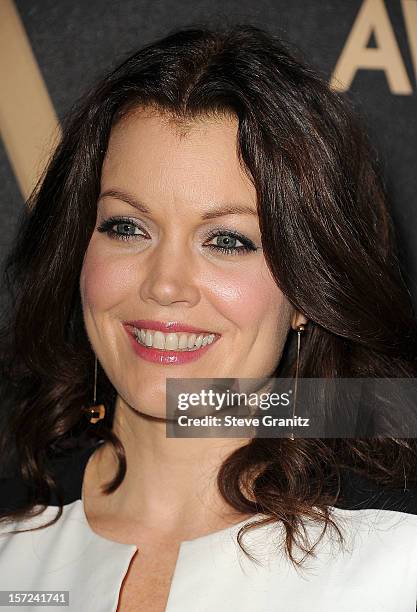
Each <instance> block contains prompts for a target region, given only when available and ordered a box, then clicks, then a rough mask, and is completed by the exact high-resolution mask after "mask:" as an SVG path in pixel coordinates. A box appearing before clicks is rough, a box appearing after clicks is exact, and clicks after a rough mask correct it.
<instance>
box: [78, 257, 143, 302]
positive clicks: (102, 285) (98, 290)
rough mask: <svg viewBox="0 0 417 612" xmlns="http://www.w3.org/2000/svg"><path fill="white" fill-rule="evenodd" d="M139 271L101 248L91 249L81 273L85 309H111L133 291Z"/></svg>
mask: <svg viewBox="0 0 417 612" xmlns="http://www.w3.org/2000/svg"><path fill="white" fill-rule="evenodd" d="M136 274H137V270H136V267H135V266H134V265H132V263H131V262H129V261H127V260H126V259H125V260H122V259H121V258H118V257H115V256H114V255H113V256H111V257H109V256H106V253H105V252H104V253H102V252H100V250H99V249H95V248H89V249H88V251H87V253H86V256H85V259H84V264H83V268H82V271H81V276H80V291H81V297H82V302H83V305H84V307H85V308H89V309H90V310H94V311H96V312H97V313H98V312H100V311H102V312H105V311H108V310H110V309H111V308H114V307H115V306H117V304H118V303H120V302H121V301H123V300H124V298H125V297H126V296H127V295H128V294H129V293H130V292H131V287H132V286H134V284H135V280H136Z"/></svg>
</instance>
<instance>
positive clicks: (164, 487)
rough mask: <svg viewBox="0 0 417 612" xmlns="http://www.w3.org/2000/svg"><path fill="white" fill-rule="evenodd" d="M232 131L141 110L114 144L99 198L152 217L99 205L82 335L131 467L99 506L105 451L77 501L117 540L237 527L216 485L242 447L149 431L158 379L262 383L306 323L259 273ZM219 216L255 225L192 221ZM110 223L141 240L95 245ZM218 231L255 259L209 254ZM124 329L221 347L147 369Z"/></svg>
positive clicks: (87, 261) (159, 395) (218, 121)
mask: <svg viewBox="0 0 417 612" xmlns="http://www.w3.org/2000/svg"><path fill="white" fill-rule="evenodd" d="M237 127H238V124H237V120H236V119H235V118H234V117H230V116H216V117H214V116H213V117H204V118H201V119H198V120H193V121H191V122H189V123H187V124H186V125H185V124H178V123H176V122H174V121H173V120H172V119H170V118H169V117H168V116H165V115H161V114H158V112H156V111H151V110H150V109H141V110H136V111H135V112H133V113H131V114H130V115H128V116H127V118H125V119H123V120H122V121H121V122H120V123H118V124H117V125H116V127H115V128H114V129H113V131H112V134H111V138H110V142H109V146H108V151H107V154H106V157H105V161H104V165H103V169H102V180H101V194H105V192H108V191H109V190H113V191H114V190H118V191H123V192H125V193H128V194H130V196H132V197H133V198H135V199H136V200H137V201H140V202H141V203H144V204H145V205H146V206H147V207H148V208H149V209H150V213H151V214H147V215H145V214H144V213H143V212H141V211H140V210H138V209H137V207H135V206H133V205H132V204H131V203H127V202H126V201H123V199H122V198H121V197H117V198H116V197H114V196H109V195H103V196H102V197H100V199H99V201H98V205H97V206H98V208H97V223H96V228H95V230H94V231H93V234H92V237H91V240H90V243H89V246H88V249H87V252H86V254H85V258H84V263H83V267H82V272H81V277H80V290H81V299H82V305H83V313H84V321H85V326H86V330H87V333H88V336H89V339H90V342H91V344H92V347H93V349H94V351H95V353H96V355H97V357H98V359H99V361H100V363H101V365H102V366H103V368H104V370H105V371H106V373H107V375H108V377H109V378H110V380H111V381H112V383H113V385H114V386H115V388H116V389H117V391H118V399H117V402H116V412H115V421H114V430H115V432H116V433H117V435H118V436H119V437H120V439H121V441H122V443H123V444H124V446H125V449H126V456H127V466H128V469H127V474H126V477H125V480H124V481H123V483H122V485H121V486H120V487H119V488H118V489H117V490H116V491H115V492H114V493H112V494H111V495H109V496H103V495H102V494H101V492H100V491H99V485H100V484H103V483H104V482H107V481H108V480H109V479H110V477H111V476H112V475H113V474H114V473H115V470H116V461H115V458H114V456H113V454H112V453H111V451H110V449H108V447H107V446H106V445H104V446H103V447H102V448H100V449H99V450H98V451H96V452H95V453H94V455H93V456H92V458H91V459H90V462H89V464H88V466H87V470H86V473H85V479H84V488H83V496H84V497H83V498H84V503H85V509H86V514H87V516H89V520H90V523H91V524H92V525H93V524H95V525H96V526H98V525H101V529H102V533H110V531H111V533H112V534H113V535H112V538H113V539H118V540H119V541H127V542H129V541H134V535H135V538H136V541H137V540H138V539H139V540H140V541H141V542H143V541H144V540H146V539H147V538H148V537H149V538H151V540H152V536H155V537H156V536H157V535H158V537H160V534H161V533H162V532H163V533H164V534H166V535H167V537H168V536H170V535H171V536H172V537H175V538H176V539H177V540H178V541H181V540H182V539H192V538H193V537H198V536H200V535H203V534H204V533H207V532H210V531H213V530H216V529H220V528H223V527H224V526H225V525H228V524H230V523H233V522H237V521H240V520H242V516H237V515H236V513H234V512H233V511H231V509H230V508H228V507H226V503H225V502H224V500H223V499H222V498H220V496H219V494H218V492H217V487H216V482H215V478H216V474H217V471H218V468H219V466H220V464H221V462H222V461H223V459H224V458H225V457H226V456H227V455H228V454H230V453H231V452H232V451H233V450H234V449H236V448H237V447H239V446H241V445H243V444H247V442H248V440H247V439H245V440H241V439H213V438H211V439H197V440H196V439H169V438H166V433H165V424H164V423H163V422H162V421H159V420H157V419H155V418H154V417H159V418H162V417H164V414H165V383H166V378H167V377H183V378H209V377H226V378H229V377H230V378H232V377H240V378H257V377H263V376H268V375H270V374H271V373H272V372H273V371H274V369H275V367H276V365H277V363H278V362H279V359H280V357H281V353H282V349H283V347H284V343H285V340H286V337H287V334H288V332H289V330H290V327H291V326H293V327H294V328H295V327H296V325H298V324H300V323H306V322H307V320H306V319H305V317H304V316H302V315H301V314H299V313H297V312H296V311H295V310H294V309H293V307H292V306H291V305H290V304H289V302H288V301H287V299H286V298H285V296H284V295H283V294H282V292H281V291H280V289H279V288H278V287H277V285H276V283H275V281H274V279H273V278H272V276H271V274H270V272H269V269H268V267H267V265H266V262H265V258H264V255H263V251H262V244H261V235H260V230H259V225H258V217H257V210H256V192H255V188H254V186H253V184H252V183H251V181H250V180H249V178H248V177H247V176H246V174H245V172H244V171H243V169H242V168H241V166H240V165H239V161H238V157H237V150H236V134H237ZM227 204H238V205H243V206H247V207H249V208H250V209H251V210H252V213H253V214H235V215H230V214H229V215H227V216H222V217H219V218H216V219H210V220H202V218H201V216H202V215H203V214H204V213H208V212H212V211H213V210H214V209H217V208H219V207H222V206H225V205H227ZM112 215H113V216H122V217H129V223H132V222H133V223H137V224H138V225H140V229H136V230H134V231H135V232H140V233H141V234H142V236H134V237H133V238H132V239H131V240H129V241H124V240H121V239H116V238H110V237H109V236H108V235H107V234H106V233H105V232H99V231H98V228H99V227H100V225H101V224H102V223H103V222H104V221H105V220H106V219H108V217H110V216H112ZM125 222H126V221H125ZM218 227H222V228H226V229H227V230H229V231H233V230H234V231H238V232H239V233H241V234H243V235H244V236H246V237H247V238H249V239H250V240H251V241H252V243H253V244H254V245H255V246H256V248H257V250H256V251H249V252H247V253H244V254H241V255H237V254H236V255H233V254H231V255H226V254H223V253H221V252H218V251H215V250H214V249H210V248H208V247H207V244H212V245H217V244H219V239H218V238H209V237H208V235H207V234H208V232H209V230H210V229H214V228H218ZM240 244H241V243H240V242H237V243H236V245H237V246H239V245H240ZM133 319H153V320H159V321H165V322H167V321H181V322H184V323H187V324H189V325H194V326H196V327H198V328H202V329H207V330H210V331H213V332H215V333H217V334H220V339H219V340H218V341H217V342H215V343H214V344H213V345H212V346H211V347H210V349H209V350H208V351H207V353H206V354H205V355H203V356H202V357H201V358H200V359H198V360H196V361H194V362H191V363H188V364H184V365H161V364H155V363H149V362H147V361H144V360H142V359H140V358H139V357H138V356H137V355H136V354H135V353H134V352H133V350H132V347H131V345H130V340H129V337H128V335H127V333H126V331H125V329H124V328H123V326H122V322H123V321H128V320H133ZM116 517H117V519H116ZM116 523H117V525H116ZM104 525H107V527H104ZM98 529H99V527H97V529H96V530H98ZM106 529H110V531H106Z"/></svg>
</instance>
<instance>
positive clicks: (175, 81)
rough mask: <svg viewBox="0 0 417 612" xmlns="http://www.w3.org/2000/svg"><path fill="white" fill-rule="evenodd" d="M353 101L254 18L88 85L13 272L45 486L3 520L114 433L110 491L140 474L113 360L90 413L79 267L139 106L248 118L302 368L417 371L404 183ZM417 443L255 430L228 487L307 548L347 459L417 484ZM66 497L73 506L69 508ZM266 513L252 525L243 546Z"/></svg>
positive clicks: (311, 371) (24, 393)
mask: <svg viewBox="0 0 417 612" xmlns="http://www.w3.org/2000/svg"><path fill="white" fill-rule="evenodd" d="M351 106H352V105H351V103H350V102H349V101H348V100H347V99H346V98H345V97H344V96H342V95H341V94H338V93H336V92H335V91H332V90H331V89H330V88H329V86H328V84H327V82H326V81H325V80H324V78H322V77H321V76H320V75H319V74H318V73H317V72H315V71H314V70H312V69H311V68H309V67H308V66H307V65H306V64H305V63H304V60H303V59H301V58H300V57H298V54H297V53H296V52H294V51H293V50H290V48H289V47H288V46H287V45H285V44H283V43H282V42H281V41H280V40H278V39H277V38H275V37H273V36H271V35H270V34H268V33H266V32H265V31H263V30H261V29H259V28H256V27H253V26H250V25H239V26H233V27H231V26H227V27H225V28H217V27H214V28H211V27H205V26H204V27H200V26H198V27H197V26H194V27H191V28H185V29H181V30H178V31H175V32H173V33H171V34H170V35H168V36H166V37H165V38H162V39H160V40H158V41H156V42H155V43H153V44H151V45H149V46H146V47H144V48H142V49H141V50H139V51H138V52H136V53H134V54H133V55H132V56H131V57H129V58H128V59H127V60H126V61H124V62H123V63H122V64H121V65H120V66H119V67H118V68H116V69H115V70H114V71H113V72H111V73H110V74H109V75H108V76H106V77H105V78H104V79H103V80H102V81H101V82H100V83H99V84H98V86H97V87H96V88H94V90H93V91H92V92H90V93H89V94H88V95H86V96H84V97H83V98H82V99H81V102H80V103H79V104H78V105H77V106H76V108H75V109H74V110H73V111H72V112H71V113H70V114H69V116H68V117H67V119H66V120H65V123H64V126H63V137H62V141H61V143H60V144H59V146H58V147H57V149H56V151H55V153H54V155H53V157H52V159H51V161H50V163H49V165H48V168H47V170H46V171H45V173H44V176H43V177H42V180H41V181H40V183H39V185H38V187H37V188H36V189H35V191H34V193H33V194H32V196H31V197H30V199H29V202H28V205H27V207H26V210H25V212H24V213H23V217H22V219H21V223H20V228H19V232H18V234H17V236H16V240H15V244H14V245H13V250H12V251H11V253H10V255H9V257H8V259H7V261H6V265H5V269H4V284H5V287H6V288H7V291H8V295H9V296H10V301H9V304H8V308H7V313H6V315H5V318H4V321H3V327H2V330H1V366H2V375H3V380H4V381H7V383H8V391H7V392H8V393H10V394H11V395H10V397H13V406H12V410H11V411H10V415H9V417H8V426H7V428H5V431H4V433H3V437H2V452H3V453H5V452H10V449H12V448H15V449H16V459H17V465H18V473H19V475H20V477H21V478H23V480H24V481H25V483H26V484H27V485H28V487H29V490H30V495H29V498H28V500H27V502H26V503H25V504H24V505H22V507H21V508H19V509H18V510H16V509H15V510H14V511H13V512H11V511H9V512H3V514H2V515H1V516H0V518H2V519H3V520H5V521H7V520H8V519H10V518H14V519H21V518H24V517H27V516H30V515H31V513H32V514H33V512H34V506H35V505H36V504H37V503H38V504H41V505H43V507H44V506H45V505H46V504H47V502H48V499H49V496H50V494H51V492H52V491H55V492H56V494H57V495H58V496H60V495H61V493H60V491H59V487H58V486H57V482H56V481H55V479H54V474H53V472H52V471H51V469H50V465H49V463H48V462H49V460H50V459H51V457H54V456H57V455H59V454H60V453H61V454H65V453H66V452H69V451H70V450H71V449H73V448H74V447H75V446H76V445H77V444H78V445H81V444H84V443H88V444H89V443H90V442H91V441H93V440H94V439H96V438H100V439H104V440H107V441H109V442H110V443H111V444H112V445H113V447H114V449H115V451H116V454H117V457H118V462H119V469H118V472H117V474H116V476H115V477H114V479H113V480H111V481H110V482H109V483H107V488H106V492H108V493H110V492H112V491H114V490H115V489H116V488H117V487H118V486H119V485H120V483H121V482H122V480H123V478H124V475H125V471H126V460H125V454H124V449H123V447H122V445H121V442H120V440H119V439H118V438H117V437H116V435H115V434H114V432H113V431H112V419H113V413H114V404H115V398H116V390H115V389H114V388H113V386H112V384H111V383H110V381H109V380H108V379H107V377H106V374H105V372H104V371H103V370H102V369H101V368H100V369H99V383H98V392H99V399H100V400H101V401H103V402H104V403H105V404H106V405H107V408H108V410H107V415H106V418H105V419H104V420H103V421H102V422H100V423H99V424H98V425H97V426H89V425H88V423H87V422H86V421H85V420H84V419H83V412H82V407H84V406H86V405H88V404H89V403H90V401H91V396H92V394H91V390H92V374H93V364H94V354H93V351H92V348H91V345H90V343H89V340H88V337H87V334H86V331H85V327H84V321H83V315H82V309H81V301H80V293H79V277H80V271H81V267H82V263H83V257H84V254H85V252H86V249H87V246H88V243H89V240H90V237H91V234H92V232H93V230H94V227H95V222H96V203H97V199H98V195H99V186H100V185H99V184H100V174H101V167H102V163H103V159H104V156H105V153H106V148H107V143H108V140H109V134H110V131H111V129H112V126H114V125H115V123H116V122H117V121H119V120H120V119H121V118H122V117H123V116H125V115H126V114H127V113H129V112H130V111H131V110H132V109H134V108H136V107H152V108H154V109H157V110H159V111H160V112H163V113H167V114H168V115H170V116H171V117H173V118H174V119H176V120H178V121H181V120H192V119H193V118H196V117H203V118H204V116H208V115H211V114H217V113H220V114H221V113H226V114H230V113H231V114H233V115H234V116H235V117H237V119H238V122H239V127H238V143H237V144H238V152H239V157H240V161H241V164H242V166H243V167H244V169H245V171H246V172H247V174H248V176H249V177H250V178H251V180H252V181H253V183H254V185H255V187H256V191H257V197H258V212H259V223H260V229H261V234H262V243H263V249H264V253H265V257H266V260H267V263H268V266H269V268H270V270H271V272H272V274H273V276H274V278H275V280H276V282H277V285H278V286H279V287H280V289H281V290H282V292H283V293H284V294H285V296H286V297H287V299H288V300H289V302H290V303H291V304H292V305H293V306H294V307H295V308H296V309H297V310H299V311H300V312H301V313H304V314H305V315H306V317H307V318H308V319H309V320H310V322H309V325H308V327H307V331H306V337H305V340H304V345H303V349H302V351H301V356H300V364H299V376H300V377H305V378H340V377H344V378H354V377H372V378H374V377H375V378H379V377H391V378H401V377H406V378H408V377H414V376H415V375H416V353H417V351H416V342H417V340H416V339H417V323H416V318H415V314H414V312H413V307H412V304H411V299H410V294H409V292H408V290H407V288H406V286H405V284H404V281H403V277H402V274H401V269H400V264H399V259H398V254H397V251H396V247H395V235H394V230H393V226H392V221H391V218H390V214H389V211H388V209H387V197H386V195H385V191H384V186H383V182H382V180H381V178H380V171H379V169H378V162H377V156H376V154H375V152H374V150H373V149H372V147H371V145H370V144H369V142H368V138H367V136H366V132H365V129H364V126H363V125H362V123H361V121H360V120H359V119H358V118H357V117H356V114H355V112H354V111H353V110H352V108H351ZM294 339H295V334H294V332H291V331H290V333H289V335H288V338H287V342H286V345H285V347H284V352H283V355H282V359H281V361H280V363H279V365H278V367H277V370H276V373H275V375H276V376H293V375H294V366H295V363H294V361H295V359H294V356H295V355H294ZM94 427H97V429H94ZM416 458H417V453H416V446H415V443H414V441H413V440H411V439H410V440H407V439H396V438H386V439H296V440H294V441H292V440H289V439H262V438H254V439H252V440H250V441H249V442H248V444H247V445H246V446H244V447H242V448H239V449H238V450H236V451H235V452H233V453H232V454H231V456H229V457H228V458H227V459H226V460H225V462H224V463H223V465H222V466H221V469H220V471H219V474H218V486H219V489H220V491H221V493H222V495H223V497H224V499H225V500H226V501H227V502H228V503H229V504H230V505H231V506H232V507H233V508H235V509H236V510H238V511H240V512H242V513H245V514H257V513H259V512H262V513H263V514H264V515H266V517H265V519H264V521H266V522H272V521H280V522H282V524H283V525H284V527H285V530H286V550H287V552H288V554H289V556H290V558H291V559H292V560H293V561H294V562H297V561H296V559H295V555H294V546H296V547H297V546H298V547H300V548H301V549H302V551H304V553H305V554H309V553H312V552H313V549H314V544H312V543H311V542H308V541H306V540H305V537H304V531H303V521H304V519H306V518H307V519H311V520H313V521H317V522H319V523H320V524H321V525H322V527H323V530H322V533H324V531H325V530H326V528H327V527H329V526H331V527H332V528H336V530H337V531H338V536H340V531H339V530H338V528H337V525H336V524H335V523H334V522H333V520H332V518H331V516H330V510H329V508H330V507H331V506H332V505H335V504H336V503H337V501H338V498H339V495H340V486H339V482H340V473H341V470H342V469H345V468H349V469H352V470H355V471H358V472H361V473H363V474H365V475H366V476H367V477H368V478H372V479H375V480H378V481H380V482H381V483H383V484H385V485H387V486H388V485H392V484H393V483H396V482H399V481H400V480H401V482H402V481H403V479H404V474H405V473H406V474H407V476H408V481H409V482H415V480H416V477H415V470H416V468H415V465H416V464H417V461H416ZM59 499H60V500H61V501H62V497H59ZM39 511H41V510H39ZM61 512H62V506H60V507H59V511H58V514H57V517H56V518H55V519H54V520H57V519H58V518H59V517H60V515H61ZM53 522H54V521H53ZM48 524H51V523H48ZM258 524H259V521H258V522H256V523H253V524H252V525H247V526H244V527H243V528H242V530H241V531H240V532H239V538H238V540H239V543H240V537H241V536H242V535H243V534H244V533H245V530H246V529H247V528H253V527H254V526H256V525H258Z"/></svg>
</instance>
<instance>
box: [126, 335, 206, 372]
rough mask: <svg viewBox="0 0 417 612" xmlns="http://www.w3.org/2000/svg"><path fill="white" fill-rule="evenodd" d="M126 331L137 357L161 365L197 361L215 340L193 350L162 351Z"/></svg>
mask: <svg viewBox="0 0 417 612" xmlns="http://www.w3.org/2000/svg"><path fill="white" fill-rule="evenodd" d="M126 331H127V330H126ZM127 333H128V335H129V338H130V341H131V343H132V347H133V350H134V351H135V353H136V355H138V357H141V358H142V359H145V361H150V362H152V363H159V364H162V365H181V364H183V363H190V362H191V361H197V359H199V358H200V357H202V356H203V355H204V353H206V352H207V351H208V350H209V348H210V347H211V346H212V345H213V344H214V343H215V342H216V341H215V340H214V342H212V343H211V344H206V346H202V347H201V348H199V349H197V350H195V351H163V350H162V349H155V348H152V347H148V346H144V345H143V344H139V342H138V341H137V340H136V339H135V338H134V336H133V335H132V333H131V332H130V331H127Z"/></svg>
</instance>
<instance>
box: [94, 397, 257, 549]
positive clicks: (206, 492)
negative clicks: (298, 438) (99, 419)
mask: <svg viewBox="0 0 417 612" xmlns="http://www.w3.org/2000/svg"><path fill="white" fill-rule="evenodd" d="M113 431H114V433H115V434H116V435H117V436H118V438H119V439H120V441H121V442H122V444H123V446H124V449H125V453H126V463H127V471H126V475H125V478H124V480H123V482H122V483H121V485H120V486H119V487H118V488H117V489H116V491H114V492H113V493H111V494H110V495H108V496H106V495H103V494H101V493H100V491H99V487H100V486H103V484H104V483H106V482H109V481H110V480H111V478H113V477H114V476H115V474H116V471H117V460H116V456H115V454H114V452H113V451H112V448H111V447H110V446H109V444H107V443H106V444H103V446H102V447H101V448H99V450H98V451H96V453H94V455H93V457H92V459H91V465H89V466H88V469H89V472H88V474H87V470H86V474H85V478H84V491H85V492H84V498H85V500H87V502H88V504H86V506H87V505H89V507H90V512H91V514H94V515H97V512H99V513H100V517H101V519H102V520H106V519H108V520H111V517H117V518H118V520H119V521H121V522H124V523H125V524H129V525H132V526H134V527H135V526H142V527H146V528H147V529H150V530H153V529H155V530H159V531H160V530H161V526H162V528H163V530H164V531H166V532H167V533H169V532H176V533H180V534H181V537H182V538H184V539H190V538H193V537H198V536H199V535H204V533H205V532H207V533H209V532H211V531H214V530H217V529H222V528H223V527H227V526H229V525H232V524H234V523H236V522H239V521H241V520H243V518H245V516H244V515H242V514H239V513H237V512H236V511H235V510H234V509H233V508H231V507H230V506H229V505H228V504H227V503H226V501H225V500H224V499H223V498H222V496H221V495H220V493H219V491H218V488H217V474H218V471H219V468H220V466H221V464H222V463H223V461H224V460H225V459H226V457H227V456H228V455H230V454H231V453H232V452H233V451H234V450H236V449H238V448H239V447H241V446H244V445H246V444H247V443H248V441H249V440H248V439H246V438H245V439H236V438H233V439H231V438H226V439H216V438H197V439H194V438H167V437H166V423H165V421H163V420H159V419H153V418H151V417H146V416H144V415H141V414H140V413H138V412H136V411H134V410H133V409H132V408H130V407H129V406H128V405H127V404H125V402H124V401H123V400H122V399H121V398H120V397H119V398H118V400H117V402H116V407H115V417H114V424H113ZM246 516H247V515H246Z"/></svg>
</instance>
